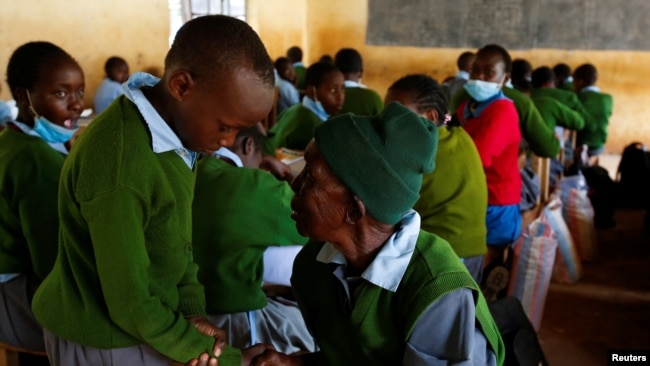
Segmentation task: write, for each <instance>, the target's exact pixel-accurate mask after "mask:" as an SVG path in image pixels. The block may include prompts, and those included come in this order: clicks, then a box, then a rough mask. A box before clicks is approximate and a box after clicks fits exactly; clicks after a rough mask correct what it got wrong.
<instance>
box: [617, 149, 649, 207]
mask: <svg viewBox="0 0 650 366" xmlns="http://www.w3.org/2000/svg"><path fill="white" fill-rule="evenodd" d="M646 150H647V149H646V146H645V145H644V144H642V143H640V142H633V143H631V144H629V145H627V146H626V147H625V149H623V155H622V156H621V162H620V163H619V164H618V170H617V173H616V180H617V182H618V196H619V199H618V202H619V207H625V208H646V207H648V203H649V202H650V154H648V152H647V151H646Z"/></svg>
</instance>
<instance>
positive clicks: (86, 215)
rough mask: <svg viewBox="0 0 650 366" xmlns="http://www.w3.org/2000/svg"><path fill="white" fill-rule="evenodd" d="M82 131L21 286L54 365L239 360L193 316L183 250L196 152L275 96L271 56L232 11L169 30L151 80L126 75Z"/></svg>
mask: <svg viewBox="0 0 650 366" xmlns="http://www.w3.org/2000/svg"><path fill="white" fill-rule="evenodd" d="M124 92H125V95H123V96H120V97H119V98H118V99H117V100H116V101H115V102H114V103H113V104H111V106H110V107H109V108H108V109H106V110H105V111H104V112H103V113H102V114H101V115H100V116H98V117H97V118H96V119H95V120H94V121H93V122H92V123H91V125H90V126H89V127H88V128H87V129H86V130H85V131H84V133H83V134H82V136H81V137H80V138H79V140H78V141H77V143H76V144H75V148H74V149H73V150H72V152H71V154H70V156H69V157H68V159H67V160H66V162H65V163H64V166H63V171H62V173H61V187H60V189H59V202H60V207H59V216H60V220H61V224H60V234H59V249H58V253H59V255H58V257H57V260H56V262H55V264H54V268H53V269H52V272H50V274H49V275H48V276H47V277H46V279H45V280H44V281H43V283H42V285H41V286H40V287H39V289H38V291H37V292H36V294H35V296H34V301H33V310H34V313H35V315H36V318H37V319H38V320H39V321H40V322H41V324H42V325H43V327H44V337H45V343H46V347H47V350H48V354H49V355H50V361H51V362H52V364H53V365H66V366H67V365H88V364H92V365H116V364H117V365H166V366H167V365H169V364H170V362H171V361H172V360H173V361H176V362H181V363H187V364H188V365H208V364H211V365H214V364H216V363H217V359H216V357H219V364H220V365H221V366H224V365H225V366H229V365H237V366H238V365H240V364H242V362H244V364H248V360H247V359H248V358H249V357H250V356H252V354H254V352H259V351H260V350H261V349H263V347H257V348H251V349H248V350H246V351H245V352H242V351H240V350H238V349H234V348H232V347H228V346H225V347H224V339H225V334H224V332H223V331H222V330H220V329H218V328H216V327H215V326H213V325H212V324H210V322H209V321H208V320H207V318H206V312H205V294H204V292H203V286H202V285H201V284H200V283H199V281H198V279H197V272H198V266H197V265H196V264H195V263H194V260H193V257H192V214H191V208H192V199H193V193H194V183H195V172H196V165H195V160H196V156H197V153H199V152H201V153H211V152H213V151H215V150H217V149H219V148H220V147H221V146H224V145H225V146H227V145H231V144H232V143H233V141H234V139H235V136H236V135H237V133H238V131H239V130H241V129H244V128H247V127H250V126H252V125H254V124H255V123H257V122H258V121H260V120H262V119H263V118H264V117H265V116H266V115H267V114H268V113H269V111H270V110H271V107H272V104H273V97H274V77H273V64H272V62H271V59H270V57H269V55H268V53H267V52H266V49H265V48H264V45H263V44H262V42H261V40H260V39H259V37H258V36H257V34H256V33H255V32H254V31H253V30H252V29H251V28H250V26H248V25H247V24H246V23H244V22H243V21H241V20H238V19H235V18H231V17H227V16H221V15H214V16H203V17H199V18H195V19H193V20H191V21H189V22H187V23H186V24H185V25H184V26H183V27H181V29H180V30H179V31H178V33H177V35H176V38H175V40H174V43H173V45H172V47H171V48H170V50H169V51H168V53H167V56H166V58H165V72H164V75H163V77H162V79H158V78H156V77H154V76H152V75H149V74H145V73H135V74H133V75H132V76H131V77H130V78H129V80H128V81H127V82H126V83H125V85H124Z"/></svg>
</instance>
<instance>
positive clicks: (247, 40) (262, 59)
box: [165, 15, 275, 88]
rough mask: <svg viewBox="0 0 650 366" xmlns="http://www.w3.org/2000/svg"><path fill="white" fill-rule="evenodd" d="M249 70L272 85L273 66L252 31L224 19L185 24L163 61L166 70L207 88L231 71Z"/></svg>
mask: <svg viewBox="0 0 650 366" xmlns="http://www.w3.org/2000/svg"><path fill="white" fill-rule="evenodd" d="M242 67H246V68H251V69H252V70H253V71H254V72H255V73H256V74H257V76H258V77H259V78H260V80H261V81H262V82H263V83H264V84H266V85H274V84H275V77H274V73H273V62H272V61H271V57H270V56H269V54H268V52H267V51H266V48H265V47H264V44H263V43H262V41H261V40H260V38H259V36H258V35H257V33H255V31H254V30H253V28H251V27H250V26H249V25H248V24H246V23H245V22H244V21H242V20H239V19H237V18H234V17H230V16H226V15H205V16H201V17H198V18H194V19H192V20H190V21H189V22H187V23H185V24H184V25H183V26H182V27H181V28H180V29H179V30H178V33H176V38H175V39H174V42H173V44H172V46H171V48H170V49H169V52H168V53H167V56H166V57H165V69H167V70H171V69H175V68H182V69H185V70H187V71H188V72H189V73H190V74H191V75H192V77H193V78H194V79H195V80H208V81H210V82H209V83H204V85H205V87H206V88H210V85H214V87H215V88H216V87H217V86H216V85H215V84H216V81H217V80H219V79H222V78H224V77H225V76H227V75H229V74H231V73H232V72H233V71H234V70H236V69H239V68H242Z"/></svg>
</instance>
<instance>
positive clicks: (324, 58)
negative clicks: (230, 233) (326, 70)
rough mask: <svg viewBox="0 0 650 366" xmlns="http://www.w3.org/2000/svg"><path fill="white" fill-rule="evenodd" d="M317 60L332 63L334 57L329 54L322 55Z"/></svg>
mask: <svg viewBox="0 0 650 366" xmlns="http://www.w3.org/2000/svg"><path fill="white" fill-rule="evenodd" d="M318 62H329V63H331V64H333V63H334V59H333V58H332V56H330V55H323V56H321V57H320V58H319V59H318Z"/></svg>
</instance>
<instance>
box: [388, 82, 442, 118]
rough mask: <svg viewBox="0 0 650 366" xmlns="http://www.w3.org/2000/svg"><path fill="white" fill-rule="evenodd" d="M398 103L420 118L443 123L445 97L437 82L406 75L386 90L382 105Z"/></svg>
mask: <svg viewBox="0 0 650 366" xmlns="http://www.w3.org/2000/svg"><path fill="white" fill-rule="evenodd" d="M391 102H400V103H402V105H404V106H405V107H406V108H408V109H410V110H412V111H413V112H415V113H417V114H419V115H420V116H421V117H424V118H426V119H428V120H429V121H432V122H434V123H435V124H436V125H441V124H442V123H444V121H445V116H446V114H447V109H448V102H447V95H446V93H445V92H444V91H443V90H442V88H441V87H440V84H438V82H437V81H435V80H434V79H433V78H432V77H430V76H428V75H424V74H414V75H407V76H404V77H403V78H401V79H399V80H397V81H396V82H394V83H393V85H391V86H390V87H389V88H388V92H387V93H386V98H384V104H385V105H388V104H390V103H391Z"/></svg>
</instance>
